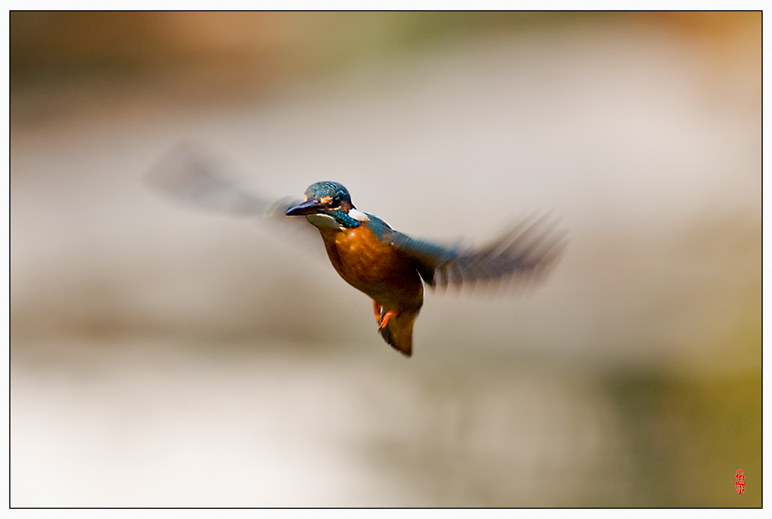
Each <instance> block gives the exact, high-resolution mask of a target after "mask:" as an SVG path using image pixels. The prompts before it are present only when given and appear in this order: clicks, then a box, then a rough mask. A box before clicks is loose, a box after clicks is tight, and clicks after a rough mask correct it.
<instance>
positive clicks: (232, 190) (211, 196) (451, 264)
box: [149, 147, 565, 357]
mask: <svg viewBox="0 0 772 519" xmlns="http://www.w3.org/2000/svg"><path fill="white" fill-rule="evenodd" d="M222 170H223V168H222V167H221V166H220V165H219V164H217V163H215V162H213V161H212V160H211V159H209V158H201V156H199V155H197V154H195V153H194V150H192V149H191V148H190V147H184V148H182V149H181V150H177V151H175V152H174V153H172V154H170V156H169V157H167V158H166V159H165V160H164V161H162V162H160V163H159V165H158V166H157V167H156V168H155V171H154V172H151V176H150V177H149V180H150V181H151V182H152V183H154V184H155V185H156V187H160V188H162V189H163V190H164V191H167V192H170V193H171V194H173V195H175V196H176V197H177V198H183V199H186V200H188V201H193V202H195V203H196V204H198V205H204V206H208V207H210V208H216V209H219V210H225V211H228V212H231V213H236V214H242V215H250V214H261V215H268V216H273V217H276V216H282V217H300V216H303V217H305V219H306V220H307V221H308V222H309V223H310V224H311V225H313V226H314V227H315V228H316V229H317V230H318V231H319V234H320V235H321V237H322V241H323V242H324V246H325V249H326V251H327V255H328V257H329V259H330V262H331V263H332V266H333V267H334V268H335V270H336V271H337V272H338V274H339V275H340V277H342V278H343V279H344V280H345V281H346V282H347V283H348V284H350V285H351V286H353V287H354V288H356V289H357V290H359V291H361V292H363V293H365V294H366V295H367V296H369V297H370V298H371V299H372V300H373V314H374V316H375V321H376V323H377V325H378V333H379V334H380V335H381V337H383V339H384V341H386V343H388V344H389V345H390V346H392V347H393V348H394V349H395V350H397V351H399V352H400V353H402V354H403V355H405V356H406V357H410V356H411V355H412V353H413V326H414V324H415V321H416V318H417V317H418V314H419V312H420V310H421V307H422V306H423V301H424V284H426V285H428V286H430V287H448V286H456V287H460V286H462V285H473V284H482V285H490V284H494V283H495V284H505V283H507V282H509V285H510V286H512V285H514V286H515V287H522V286H525V285H528V284H529V283H532V282H533V281H534V280H537V279H540V278H542V277H543V276H544V274H545V273H546V272H547V271H548V270H549V269H550V267H552V266H553V265H554V263H555V261H556V259H557V258H558V257H559V256H560V254H561V252H562V250H563V248H564V245H565V240H564V237H565V233H560V232H555V223H554V222H551V221H550V219H549V218H548V217H547V216H546V215H545V216H542V217H540V218H535V217H531V218H527V219H525V220H523V221H521V222H519V224H517V225H514V226H512V227H510V228H509V229H508V230H507V231H506V232H504V233H502V234H501V235H500V236H499V237H498V238H496V239H494V240H493V241H492V242H491V243H489V244H488V245H487V246H484V247H469V246H466V247H464V246H461V245H458V244H457V245H454V246H444V245H440V244H437V243H435V242H433V241H430V240H423V239H416V238H411V237H410V236H408V235H406V234H403V233H401V232H399V231H396V230H394V229H392V228H391V227H390V226H389V225H388V224H387V223H386V222H384V221H383V220H381V219H380V218H378V217H376V216H374V215H372V214H369V213H365V212H362V211H359V210H358V209H357V208H356V207H355V206H354V204H353V202H352V201H351V195H350V194H349V192H348V190H347V189H346V188H345V187H344V186H343V185H341V184H339V183H338V182H331V181H322V182H316V183H314V184H311V185H310V186H309V187H308V188H307V189H306V190H305V197H304V200H303V201H300V202H299V201H290V200H288V199H282V200H279V201H270V200H267V199H265V198H264V197H262V196H260V195H258V194H256V193H254V192H253V191H251V190H250V189H248V188H247V187H246V186H244V185H241V184H240V183H239V182H238V181H236V180H235V179H234V178H233V177H229V176H228V175H225V174H223V172H222ZM306 225H307V224H306Z"/></svg>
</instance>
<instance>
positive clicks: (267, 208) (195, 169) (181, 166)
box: [147, 143, 318, 241]
mask: <svg viewBox="0 0 772 519" xmlns="http://www.w3.org/2000/svg"><path fill="white" fill-rule="evenodd" d="M147 181H148V183H150V184H151V185H152V186H153V187H155V188H156V189H157V190H158V191H160V192H162V193H164V194H166V195H167V196H169V197H171V198H173V199H175V200H178V201H181V202H185V203H187V204H189V205H193V206H196V207H201V208H206V209H213V210H216V211H220V212H224V213H229V214H233V215H237V216H244V217H256V216H261V217H268V218H270V219H271V220H272V221H274V222H276V223H277V224H279V225H281V226H282V228H284V229H285V230H290V231H295V232H296V233H298V234H301V235H306V236H309V237H311V236H316V235H318V233H317V232H316V230H315V229H314V228H313V227H312V226H311V225H308V222H306V221H305V218H287V216H286V215H285V213H286V212H287V209H289V208H290V207H291V206H293V205H295V204H297V203H299V201H298V200H293V199H291V198H281V199H274V198H270V197H267V196H265V195H263V194H262V193H260V192H259V191H258V190H256V189H254V188H253V187H252V186H251V185H250V183H249V182H247V181H246V180H245V179H243V178H242V177H241V176H239V175H237V174H235V173H234V172H233V171H232V168H230V167H229V166H228V165H227V164H225V163H224V162H223V161H222V160H220V159H218V158H216V157H215V156H214V155H212V154H210V153H207V152H204V151H203V149H202V148H201V147H200V146H196V145H193V144H190V143H185V144H182V145H180V146H178V147H176V148H174V149H172V150H171V151H170V152H169V153H167V154H166V155H165V156H164V157H162V158H161V160H159V161H158V162H157V163H156V164H155V165H154V166H153V168H152V169H151V170H150V172H149V174H148V175H147ZM313 239H314V241H318V237H317V238H313Z"/></svg>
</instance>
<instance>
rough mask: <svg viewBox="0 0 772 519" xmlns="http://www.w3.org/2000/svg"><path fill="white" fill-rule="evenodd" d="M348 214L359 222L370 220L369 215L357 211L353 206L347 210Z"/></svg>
mask: <svg viewBox="0 0 772 519" xmlns="http://www.w3.org/2000/svg"><path fill="white" fill-rule="evenodd" d="M348 215H349V216H350V217H351V218H353V219H354V220H359V221H360V222H369V221H370V217H369V216H367V215H366V214H365V213H363V212H362V211H357V210H356V209H354V208H353V207H352V208H351V209H349V210H348Z"/></svg>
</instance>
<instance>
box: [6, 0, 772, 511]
mask: <svg viewBox="0 0 772 519" xmlns="http://www.w3.org/2000/svg"><path fill="white" fill-rule="evenodd" d="M10 28H11V34H10V36H11V54H10V59H11V76H10V84H11V498H12V500H11V504H12V505H13V506H18V507H26V506H516V507H517V506H536V507H540V506H623V507H624V506H657V507H659V506H688V507H694V506H699V507H701V506H709V507H714V506H730V507H735V506H736V507H743V506H760V504H761V476H762V474H761V124H760V123H761V15H760V13H753V12H745V13H731V12H722V13H538V12H529V13H397V12H394V13H184V12H177V13H46V12H38V13H27V12H13V13H11V16H10ZM183 141H188V142H196V143H199V145H200V146H201V147H202V149H206V150H207V151H208V152H210V153H212V154H213V155H214V156H216V157H218V160H221V161H222V164H227V165H228V167H231V168H233V170H234V171H238V172H239V173H240V174H243V175H245V176H246V177H248V178H250V179H252V180H253V181H254V183H255V185H257V186H259V187H260V188H261V189H262V190H264V192H265V193H266V194H267V195H272V196H277V197H279V196H287V195H293V196H302V192H303V190H304V189H305V187H306V186H307V185H308V184H310V183H312V182H314V181H317V180H322V179H331V180H337V181H339V182H341V183H343V184H344V185H346V186H347V187H348V188H349V189H350V191H351V192H352V196H353V199H354V203H355V204H356V205H357V207H358V208H360V209H361V210H364V211H367V212H371V213H374V214H377V215H379V216H381V217H382V218H384V219H385V220H386V221H388V222H389V223H390V224H391V225H392V226H393V227H395V228H397V229H399V230H401V231H403V232H406V233H409V234H412V235H415V236H426V237H435V238H437V239H445V240H454V239H455V238H457V237H466V238H468V239H471V240H476V241H478V242H482V241H484V240H485V239H486V238H490V237H491V236H493V235H495V233H496V232H497V231H499V230H501V229H502V228H503V227H505V226H506V225H507V224H508V223H509V222H510V221H511V220H513V219H517V218H518V217H520V216H522V215H523V214H526V213H528V212H530V211H534V210H536V211H552V214H554V215H556V216H560V217H561V226H562V227H563V228H565V229H566V230H568V232H569V237H570V243H569V246H568V248H567V250H566V253H565V255H564V256H563V258H562V260H561V262H560V264H559V265H558V266H557V267H556V268H555V270H554V271H553V272H552V275H551V276H550V277H549V278H548V279H547V280H546V282H545V283H544V284H543V285H541V286H540V287H539V288H538V289H537V290H534V291H532V292H529V293H527V294H520V295H517V296H515V297H496V298H491V297H485V296H481V295H479V294H478V295H475V294H465V293H461V294H460V295H456V294H452V293H451V294H445V295H441V294H431V293H430V294H429V295H428V297H427V301H426V304H425V306H424V310H423V312H422V315H421V317H420V319H419V320H418V323H417V326H416V332H415V354H414V356H413V358H412V359H409V360H408V359H405V358H403V357H402V356H400V355H399V354H397V353H396V352H394V351H393V350H391V348H389V347H388V346H387V345H386V344H385V343H383V341H382V340H381V339H380V337H379V336H378V335H377V333H376V327H375V323H374V322H373V319H372V315H371V311H372V310H371V305H370V301H369V300H368V298H367V297H366V296H364V295H363V294H360V293H359V292H357V291H355V290H354V289H352V288H351V287H349V286H348V285H346V284H345V283H344V282H343V281H342V280H340V279H339V278H338V277H337V275H336V273H335V272H334V271H333V269H332V267H331V266H330V265H329V263H328V261H327V260H326V258H325V257H324V255H323V254H318V253H317V252H318V251H316V249H315V247H316V246H317V245H318V244H316V243H303V242H302V240H300V239H298V238H295V237H288V236H285V235H284V233H285V231H284V230H283V229H282V228H280V226H275V225H273V224H272V223H271V222H269V221H260V220H258V221H253V220H242V219H238V218H235V217H231V216H227V215H220V214H216V213H211V212H206V211H202V210H197V209H196V208H193V207H190V206H186V205H184V204H178V203H175V202H174V201H173V200H170V199H169V198H168V197H164V196H161V195H159V194H158V193H156V192H154V191H153V190H152V189H151V188H150V187H149V186H148V185H147V183H146V182H145V177H146V174H147V172H148V171H149V170H150V169H151V168H152V167H153V166H154V164H157V163H158V161H159V160H160V159H161V158H162V157H163V156H164V155H165V154H167V153H168V152H169V150H171V149H174V147H175V146H177V145H178V144H179V143H180V142H183ZM737 469H742V470H743V471H744V473H745V476H746V492H745V494H744V495H742V496H740V495H738V494H737V493H736V492H735V485H734V476H735V472H736V471H737Z"/></svg>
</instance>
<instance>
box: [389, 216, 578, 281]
mask: <svg viewBox="0 0 772 519" xmlns="http://www.w3.org/2000/svg"><path fill="white" fill-rule="evenodd" d="M555 227H556V223H555V222H550V221H549V219H548V217H547V216H546V215H545V216H543V217H541V218H538V219H535V218H528V219H526V220H523V221H522V222H520V223H519V224H518V225H515V226H513V227H511V228H510V229H509V230H507V231H506V232H504V233H503V234H502V235H501V236H499V237H498V238H496V239H495V240H493V241H492V242H491V243H489V244H488V245H487V246H485V247H479V248H474V247H463V246H461V245H458V246H455V247H444V246H441V245H437V244H435V243H432V242H430V241H426V240H417V239H415V238H411V237H409V236H407V235H405V234H402V233H399V232H397V231H392V236H391V241H392V245H393V246H394V247H396V248H397V250H399V251H400V252H402V253H403V254H405V255H406V256H408V257H409V258H411V259H412V260H413V262H414V263H415V266H416V270H417V271H418V273H419V274H420V275H421V277H422V278H423V280H424V281H426V283H427V284H429V285H432V286H440V287H444V286H448V285H455V286H461V285H463V284H472V283H478V282H482V283H486V282H502V281H515V282H516V283H518V284H523V283H525V282H528V281H532V280H535V279H538V278H541V277H542V275H543V274H544V273H545V272H546V271H547V270H548V269H549V267H550V266H552V265H553V264H554V263H555V261H556V260H557V259H558V257H559V256H560V254H561V252H562V251H563V249H564V247H565V233H562V232H556V231H555Z"/></svg>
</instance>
